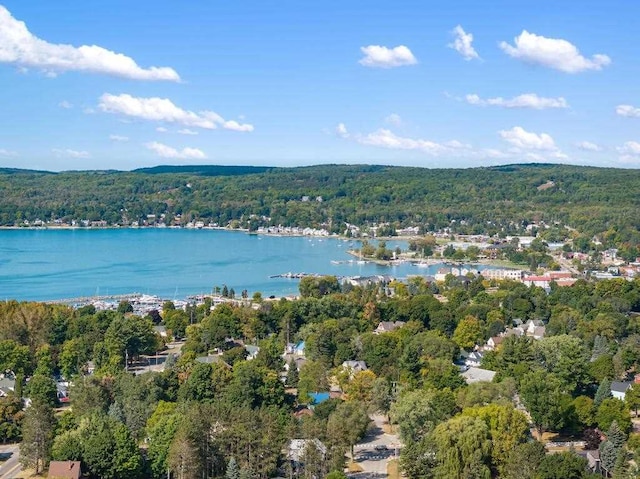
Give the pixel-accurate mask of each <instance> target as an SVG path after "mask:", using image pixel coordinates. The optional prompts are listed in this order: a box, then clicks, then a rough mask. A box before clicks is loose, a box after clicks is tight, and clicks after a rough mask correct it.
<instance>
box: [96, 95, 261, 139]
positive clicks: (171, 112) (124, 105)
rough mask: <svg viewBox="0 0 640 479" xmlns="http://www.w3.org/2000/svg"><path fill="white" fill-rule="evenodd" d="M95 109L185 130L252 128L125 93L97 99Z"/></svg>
mask: <svg viewBox="0 0 640 479" xmlns="http://www.w3.org/2000/svg"><path fill="white" fill-rule="evenodd" d="M98 107H99V108H100V109H101V110H102V111H104V112H106V113H116V114H121V115H126V116H129V117H133V118H139V119H142V120H150V121H163V122H167V123H177V124H180V125H183V126H187V127H196V128H204V129H207V130H215V129H216V128H224V129H227V130H235V131H253V125H250V124H240V123H238V122H236V121H234V120H225V119H224V118H222V117H221V116H220V115H218V114H217V113H215V112H213V111H206V110H205V111H201V112H197V113H196V112H193V111H188V110H183V109H182V108H180V107H178V106H176V105H175V104H174V103H173V102H172V101H171V100H169V99H168V98H158V97H152V98H139V97H134V96H131V95H128V94H126V93H123V94H120V95H112V94H110V93H105V94H104V95H102V96H101V97H100V103H99V104H98Z"/></svg>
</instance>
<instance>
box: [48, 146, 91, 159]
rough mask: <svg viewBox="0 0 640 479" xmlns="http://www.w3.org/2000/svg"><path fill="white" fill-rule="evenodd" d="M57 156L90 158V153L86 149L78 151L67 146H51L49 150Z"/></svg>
mask: <svg viewBox="0 0 640 479" xmlns="http://www.w3.org/2000/svg"><path fill="white" fill-rule="evenodd" d="M51 151H52V152H53V153H54V154H55V155H56V156H57V157H58V158H91V154H90V153H89V152H88V151H78V150H72V149H69V148H65V149H60V148H53V149H52V150H51Z"/></svg>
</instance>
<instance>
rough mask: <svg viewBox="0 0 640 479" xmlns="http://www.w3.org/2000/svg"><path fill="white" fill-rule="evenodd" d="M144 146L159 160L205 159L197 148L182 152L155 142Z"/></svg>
mask: <svg viewBox="0 0 640 479" xmlns="http://www.w3.org/2000/svg"><path fill="white" fill-rule="evenodd" d="M145 146H146V147H147V148H148V149H149V150H151V151H153V152H155V153H156V155H158V156H159V157H161V158H173V159H179V160H204V159H206V158H207V155H206V154H205V153H204V151H202V150H199V149H198V148H189V147H187V148H183V149H182V150H178V149H176V148H173V147H171V146H167V145H164V144H162V143H158V142H157V141H152V142H150V143H147V144H145Z"/></svg>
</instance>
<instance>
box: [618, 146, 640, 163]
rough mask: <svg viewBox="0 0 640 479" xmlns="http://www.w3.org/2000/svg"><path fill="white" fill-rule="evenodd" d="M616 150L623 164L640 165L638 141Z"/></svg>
mask: <svg viewBox="0 0 640 479" xmlns="http://www.w3.org/2000/svg"><path fill="white" fill-rule="evenodd" d="M616 149H617V150H618V153H620V157H619V159H620V161H621V162H622V163H640V143H638V142H637V141H627V142H625V143H624V145H622V146H619V147H618V148H616Z"/></svg>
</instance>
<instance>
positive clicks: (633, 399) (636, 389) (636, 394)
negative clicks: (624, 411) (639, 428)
mask: <svg viewBox="0 0 640 479" xmlns="http://www.w3.org/2000/svg"><path fill="white" fill-rule="evenodd" d="M624 401H625V402H626V403H627V407H628V408H629V409H631V410H632V411H634V413H635V415H636V417H637V416H638V409H639V408H640V384H637V383H633V384H632V385H631V387H630V388H629V389H627V392H626V394H625V396H624Z"/></svg>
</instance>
